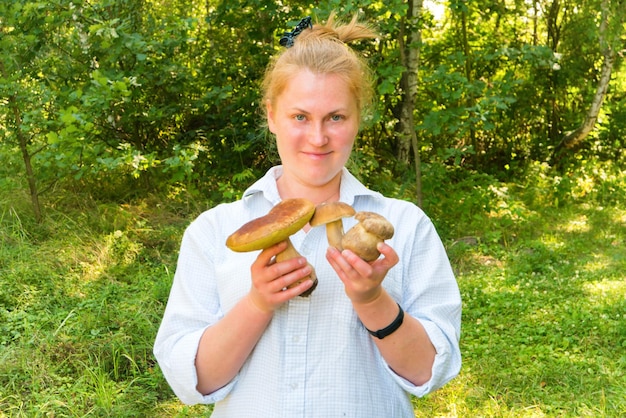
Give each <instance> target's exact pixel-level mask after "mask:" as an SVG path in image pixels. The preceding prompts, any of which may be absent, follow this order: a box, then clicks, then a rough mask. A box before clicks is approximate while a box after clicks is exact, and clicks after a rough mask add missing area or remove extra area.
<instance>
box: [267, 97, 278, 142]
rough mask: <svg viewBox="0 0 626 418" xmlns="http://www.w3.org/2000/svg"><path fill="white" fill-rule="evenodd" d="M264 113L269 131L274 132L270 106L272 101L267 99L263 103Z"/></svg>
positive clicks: (272, 114) (272, 110) (272, 112)
mask: <svg viewBox="0 0 626 418" xmlns="http://www.w3.org/2000/svg"><path fill="white" fill-rule="evenodd" d="M265 114H266V115H267V127H268V128H269V130H270V132H271V133H273V134H275V133H276V132H275V126H276V123H275V122H274V109H273V108H272V102H270V101H269V100H268V101H267V102H266V103H265Z"/></svg>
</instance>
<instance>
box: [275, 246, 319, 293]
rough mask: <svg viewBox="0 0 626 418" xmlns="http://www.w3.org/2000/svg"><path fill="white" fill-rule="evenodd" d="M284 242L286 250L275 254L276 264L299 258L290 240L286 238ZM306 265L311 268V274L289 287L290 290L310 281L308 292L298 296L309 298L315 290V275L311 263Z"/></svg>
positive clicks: (299, 255)
mask: <svg viewBox="0 0 626 418" xmlns="http://www.w3.org/2000/svg"><path fill="white" fill-rule="evenodd" d="M285 241H286V242H287V248H285V249H284V250H283V251H281V252H280V253H278V254H276V262H281V261H285V260H291V259H292V258H297V257H301V254H300V253H299V252H298V250H296V247H294V246H293V244H292V243H291V240H290V239H289V238H287V239H286V240H285ZM307 264H308V265H309V266H310V267H311V274H309V275H308V276H306V277H303V278H302V279H301V280H298V281H297V282H295V283H294V284H292V285H291V286H289V287H290V288H291V287H294V286H296V285H299V284H300V283H302V282H303V281H305V280H308V279H311V280H312V281H313V286H311V287H310V288H309V289H308V290H306V291H304V292H302V293H301V294H300V296H304V297H307V296H310V295H311V293H313V290H315V288H316V287H317V275H316V274H315V269H314V268H313V266H312V265H311V263H309V262H307Z"/></svg>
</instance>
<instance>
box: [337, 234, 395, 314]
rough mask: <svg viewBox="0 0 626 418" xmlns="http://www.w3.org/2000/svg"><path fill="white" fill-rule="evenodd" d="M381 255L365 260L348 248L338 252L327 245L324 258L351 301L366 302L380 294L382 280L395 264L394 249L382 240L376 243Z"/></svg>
mask: <svg viewBox="0 0 626 418" xmlns="http://www.w3.org/2000/svg"><path fill="white" fill-rule="evenodd" d="M377 248H378V251H380V253H381V254H382V257H379V258H378V259H376V260H374V261H372V262H367V261H365V260H363V259H362V258H360V257H359V256H357V255H356V254H355V253H353V252H352V251H350V250H343V251H342V252H339V251H338V250H337V249H336V248H333V247H329V248H328V251H327V252H326V259H327V260H328V262H329V263H330V265H331V266H332V267H333V269H334V270H335V272H337V275H338V276H339V279H340V280H341V281H342V282H343V285H344V287H345V291H346V294H347V295H348V298H350V300H351V301H352V302H353V303H359V304H362V303H368V302H371V301H373V300H375V299H376V298H378V296H380V294H381V292H382V286H381V284H382V282H383V280H384V279H385V276H386V275H387V272H388V271H389V270H390V269H391V268H392V267H393V266H395V265H396V264H398V261H399V257H398V254H397V253H396V251H395V250H394V249H393V248H391V247H390V246H389V245H387V244H386V243H384V242H381V243H379V244H378V247H377Z"/></svg>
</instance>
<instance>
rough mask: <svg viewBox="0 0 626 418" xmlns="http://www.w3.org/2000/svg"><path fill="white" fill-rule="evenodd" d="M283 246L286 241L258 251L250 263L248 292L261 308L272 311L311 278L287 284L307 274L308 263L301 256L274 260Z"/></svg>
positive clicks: (285, 244) (265, 311) (306, 286)
mask: <svg viewBox="0 0 626 418" xmlns="http://www.w3.org/2000/svg"><path fill="white" fill-rule="evenodd" d="M286 248H287V243H286V242H281V243H278V244H276V245H274V246H272V247H269V248H266V249H265V250H263V251H261V253H260V254H259V255H258V257H257V258H256V260H255V261H254V263H252V266H251V267H250V272H251V275H252V287H251V289H250V292H249V293H248V296H249V298H250V300H251V301H252V303H253V304H254V305H255V306H256V307H257V308H258V309H259V310H261V311H262V312H264V313H269V312H274V311H275V310H276V309H277V308H278V307H279V306H280V305H282V304H283V303H285V302H287V301H288V300H290V299H293V298H294V297H296V296H298V295H300V294H301V293H302V292H304V291H306V290H307V289H309V288H310V287H311V286H312V285H313V281H312V280H305V281H303V282H302V283H300V284H298V285H296V286H293V287H291V288H290V287H289V286H291V285H293V284H294V283H296V282H297V281H299V280H302V279H303V278H304V277H306V276H308V275H309V274H311V266H309V265H308V264H307V261H306V259H305V258H304V257H297V258H292V259H290V260H285V261H281V262H279V263H277V262H276V261H275V257H276V255H277V254H279V253H280V252H281V251H283V250H285V249H286Z"/></svg>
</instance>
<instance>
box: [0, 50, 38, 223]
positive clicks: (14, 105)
mask: <svg viewBox="0 0 626 418" xmlns="http://www.w3.org/2000/svg"><path fill="white" fill-rule="evenodd" d="M0 74H2V77H4V78H5V79H7V78H8V77H7V74H6V69H5V68H4V63H2V62H0ZM7 100H8V105H9V108H10V109H11V111H12V112H13V119H14V122H15V135H16V136H17V140H18V143H19V146H20V151H21V152H22V160H23V161H24V167H25V169H26V180H27V181H28V188H29V190H30V200H31V203H32V205H33V212H34V214H35V219H36V220H37V222H41V206H40V204H39V191H38V189H37V181H36V180H35V173H34V171H33V165H32V161H31V156H32V155H31V153H30V152H29V150H28V138H27V137H26V135H25V134H24V131H22V113H21V111H20V107H19V104H18V102H17V98H16V97H15V95H13V94H11V95H10V96H9V97H8V98H7Z"/></svg>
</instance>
